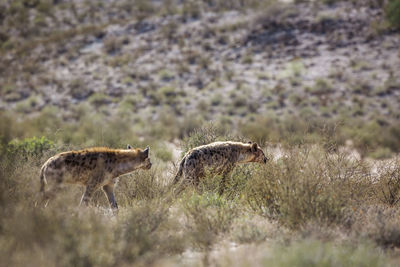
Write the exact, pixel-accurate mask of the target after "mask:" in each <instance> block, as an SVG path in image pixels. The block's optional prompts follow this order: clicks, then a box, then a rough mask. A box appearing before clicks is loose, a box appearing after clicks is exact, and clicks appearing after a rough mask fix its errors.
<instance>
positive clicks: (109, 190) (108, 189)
mask: <svg viewBox="0 0 400 267" xmlns="http://www.w3.org/2000/svg"><path fill="white" fill-rule="evenodd" d="M114 185H115V183H114V182H111V183H109V184H106V185H105V186H103V191H104V193H105V194H106V196H107V199H108V202H110V206H111V209H112V210H113V212H114V213H115V212H117V211H118V204H117V201H116V200H115V196H114Z"/></svg>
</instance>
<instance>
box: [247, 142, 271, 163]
mask: <svg viewBox="0 0 400 267" xmlns="http://www.w3.org/2000/svg"><path fill="white" fill-rule="evenodd" d="M249 144H250V148H249V150H250V151H249V162H258V163H263V164H266V163H267V161H268V160H269V159H268V158H267V157H266V156H265V154H264V152H263V151H262V149H261V147H260V146H259V145H257V143H252V142H249Z"/></svg>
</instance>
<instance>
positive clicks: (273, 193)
mask: <svg viewBox="0 0 400 267" xmlns="http://www.w3.org/2000/svg"><path fill="white" fill-rule="evenodd" d="M365 172H366V169H365V166H364V165H363V164H362V163H361V162H359V161H355V160H352V159H351V158H349V155H346V154H343V153H339V152H337V153H335V154H330V153H327V152H325V151H324V150H323V149H321V148H320V147H318V146H312V147H310V146H303V147H300V148H291V149H289V150H288V151H287V152H286V153H285V155H284V156H283V157H282V158H280V159H278V160H277V161H276V162H270V163H269V164H267V165H266V166H265V167H259V168H257V171H256V172H255V173H254V175H253V178H252V179H251V180H249V182H248V184H247V189H246V200H247V201H248V203H249V205H250V206H251V207H252V208H253V209H254V210H256V211H258V212H261V213H262V214H264V215H265V216H267V217H269V218H274V219H278V220H279V221H281V222H282V223H283V224H284V225H287V226H289V227H292V228H298V227H300V226H302V225H304V224H305V223H306V222H308V221H317V222H319V223H323V224H333V223H339V222H341V221H342V219H343V218H344V211H345V210H346V209H348V208H350V207H352V206H353V205H356V204H357V203H358V202H361V201H365V199H364V196H365V194H366V188H367V187H368V184H369V181H368V180H365V179H364V174H365Z"/></svg>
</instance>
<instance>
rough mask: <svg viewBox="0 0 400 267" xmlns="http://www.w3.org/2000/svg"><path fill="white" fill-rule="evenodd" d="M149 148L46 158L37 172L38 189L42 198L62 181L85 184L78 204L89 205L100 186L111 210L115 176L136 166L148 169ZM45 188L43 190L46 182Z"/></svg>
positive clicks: (114, 206)
mask: <svg viewBox="0 0 400 267" xmlns="http://www.w3.org/2000/svg"><path fill="white" fill-rule="evenodd" d="M150 168H151V162H150V158H149V148H146V149H144V150H142V149H134V148H132V147H131V146H130V145H128V147H127V149H110V148H103V147H95V148H89V149H85V150H78V151H68V152H63V153H60V154H57V155H55V156H53V157H51V158H49V159H48V160H47V161H46V163H45V164H44V165H43V166H42V169H41V171H40V191H41V192H42V194H43V197H44V199H45V200H48V199H49V198H52V197H53V196H55V194H56V193H57V191H59V189H60V188H61V186H62V185H63V184H80V185H83V186H85V193H84V194H83V196H82V199H81V204H82V203H83V204H86V205H87V204H88V202H89V200H90V199H91V197H92V196H93V193H94V192H95V191H96V190H98V189H99V188H102V189H103V191H104V193H105V194H106V196H107V198H108V201H109V202H110V206H111V208H112V209H113V210H118V205H117V202H116V200H115V196H114V185H115V184H116V182H117V178H118V177H119V176H121V175H123V174H126V173H129V172H132V171H134V170H136V169H150ZM46 184H47V185H48V186H47V187H48V190H47V191H46V190H45V185H46Z"/></svg>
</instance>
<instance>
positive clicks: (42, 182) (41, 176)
mask: <svg viewBox="0 0 400 267" xmlns="http://www.w3.org/2000/svg"><path fill="white" fill-rule="evenodd" d="M45 168H46V165H43V167H42V168H41V169H40V193H41V194H42V195H43V196H44V195H45V192H44V189H45V187H46V180H45V178H44V170H45Z"/></svg>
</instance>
